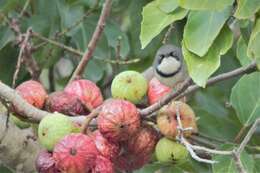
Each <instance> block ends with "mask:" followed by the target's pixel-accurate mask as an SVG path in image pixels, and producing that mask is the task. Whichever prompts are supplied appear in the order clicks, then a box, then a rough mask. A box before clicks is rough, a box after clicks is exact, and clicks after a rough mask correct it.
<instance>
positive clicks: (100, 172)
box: [91, 155, 115, 173]
mask: <svg viewBox="0 0 260 173" xmlns="http://www.w3.org/2000/svg"><path fill="white" fill-rule="evenodd" d="M114 172H115V171H114V165H113V163H112V162H111V161H110V160H109V159H107V158H106V157H103V156H101V155H98V156H97V158H96V165H95V167H94V169H92V172H91V173H114Z"/></svg>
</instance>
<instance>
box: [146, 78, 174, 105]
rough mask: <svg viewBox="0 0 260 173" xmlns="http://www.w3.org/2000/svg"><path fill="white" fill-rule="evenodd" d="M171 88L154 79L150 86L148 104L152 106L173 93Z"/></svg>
mask: <svg viewBox="0 0 260 173" xmlns="http://www.w3.org/2000/svg"><path fill="white" fill-rule="evenodd" d="M171 90H172V89H171V88H170V87H168V86H165V85H163V84H162V83H160V81H159V80H158V79H157V78H155V77H154V78H152V79H151V80H150V81H149V84H148V92H147V97H148V103H149V105H152V104H154V103H156V102H157V101H159V100H160V99H161V98H162V97H163V96H165V95H167V94H168V93H170V92H171Z"/></svg>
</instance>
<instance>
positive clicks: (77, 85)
mask: <svg viewBox="0 0 260 173" xmlns="http://www.w3.org/2000/svg"><path fill="white" fill-rule="evenodd" d="M64 91H65V92H67V93H69V94H72V95H76V96H77V97H78V98H79V99H80V100H81V102H82V103H83V104H84V105H85V106H86V107H87V108H88V109H89V110H92V109H94V108H96V107H98V106H99V105H101V104H102V103H103V96H102V94H101V91H100V89H99V88H98V87H97V85H96V84H95V83H93V82H91V81H89V80H85V79H81V80H75V81H73V82H71V83H70V84H68V85H67V86H66V88H65V90H64Z"/></svg>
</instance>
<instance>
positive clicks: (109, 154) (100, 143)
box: [91, 130, 120, 160]
mask: <svg viewBox="0 0 260 173" xmlns="http://www.w3.org/2000/svg"><path fill="white" fill-rule="evenodd" d="M91 137H92V139H93V140H94V142H95V144H96V147H97V149H98V151H99V153H100V154H101V155H102V156H104V157H106V158H108V159H110V160H113V159H114V158H116V157H117V156H118V154H119V152H120V148H119V145H118V144H116V143H114V142H111V141H109V140H107V139H106V138H105V137H103V136H102V134H101V133H100V132H99V131H98V130H96V131H95V132H94V133H93V134H92V136H91Z"/></svg>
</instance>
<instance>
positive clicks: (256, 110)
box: [230, 72, 260, 126]
mask: <svg viewBox="0 0 260 173" xmlns="http://www.w3.org/2000/svg"><path fill="white" fill-rule="evenodd" d="M259 88H260V72H255V73H252V74H249V75H244V76H243V77H242V78H241V79H240V80H239V81H238V82H237V83H236V85H235V86H234V87H233V89H232V92H231V97H230V102H231V104H232V106H233V108H234V109H235V110H236V113H237V116H238V118H239V120H240V121H241V123H242V124H243V125H244V126H249V125H250V124H252V123H253V122H254V121H255V120H256V119H257V118H259V117H260V90H259Z"/></svg>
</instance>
